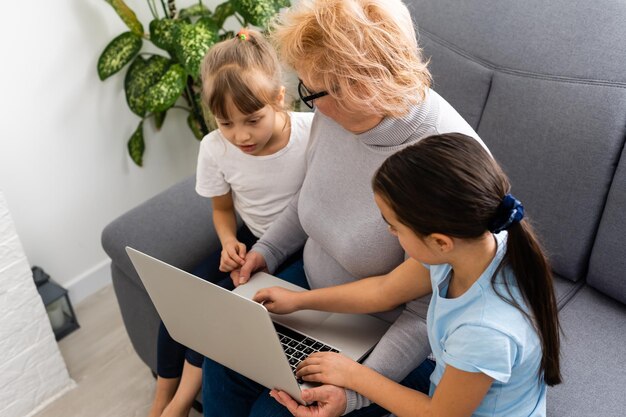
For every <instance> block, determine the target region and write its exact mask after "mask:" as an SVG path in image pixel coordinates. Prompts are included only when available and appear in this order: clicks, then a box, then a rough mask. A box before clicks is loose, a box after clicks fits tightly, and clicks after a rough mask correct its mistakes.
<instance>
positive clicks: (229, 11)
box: [213, 1, 235, 28]
mask: <svg viewBox="0 0 626 417" xmlns="http://www.w3.org/2000/svg"><path fill="white" fill-rule="evenodd" d="M233 14H235V8H234V7H233V4H232V2H230V1H227V2H224V3H222V4H220V5H218V6H217V7H216V8H215V11H214V12H213V20H214V21H215V24H216V25H217V27H220V28H221V27H222V26H223V25H224V22H225V21H226V19H228V18H229V17H230V16H232V15H233Z"/></svg>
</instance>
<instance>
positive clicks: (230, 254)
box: [220, 239, 246, 272]
mask: <svg viewBox="0 0 626 417" xmlns="http://www.w3.org/2000/svg"><path fill="white" fill-rule="evenodd" d="M245 257H246V245H244V244H243V243H241V242H239V241H238V240H237V239H233V240H229V241H228V242H224V243H222V256H221V258H220V271H222V272H230V271H232V270H234V269H237V268H241V266H242V265H243V264H244V262H245Z"/></svg>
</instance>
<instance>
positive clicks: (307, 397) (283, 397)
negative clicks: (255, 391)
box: [270, 385, 347, 417]
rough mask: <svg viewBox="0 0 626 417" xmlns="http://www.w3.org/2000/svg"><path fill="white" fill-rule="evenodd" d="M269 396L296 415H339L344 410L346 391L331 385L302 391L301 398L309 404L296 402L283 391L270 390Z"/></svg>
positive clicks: (313, 416) (309, 416) (314, 416)
mask: <svg viewBox="0 0 626 417" xmlns="http://www.w3.org/2000/svg"><path fill="white" fill-rule="evenodd" d="M270 396H271V397H272V398H274V399H275V400H276V401H278V402H279V403H281V404H282V405H283V406H285V407H286V408H287V409H288V410H289V412H290V413H291V414H293V415H294V416H296V417H339V416H340V415H342V414H343V412H344V411H345V410H346V401H347V400H346V391H345V390H344V389H343V388H339V387H335V386H332V385H322V386H321V387H315V388H311V389H305V390H304V391H302V399H303V400H304V401H306V402H308V403H311V405H309V406H304V405H300V404H298V403H297V402H296V401H295V400H294V399H293V398H291V397H290V396H289V394H287V393H286V392H283V391H276V390H272V391H270Z"/></svg>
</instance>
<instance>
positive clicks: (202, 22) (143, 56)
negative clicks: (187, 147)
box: [98, 0, 289, 166]
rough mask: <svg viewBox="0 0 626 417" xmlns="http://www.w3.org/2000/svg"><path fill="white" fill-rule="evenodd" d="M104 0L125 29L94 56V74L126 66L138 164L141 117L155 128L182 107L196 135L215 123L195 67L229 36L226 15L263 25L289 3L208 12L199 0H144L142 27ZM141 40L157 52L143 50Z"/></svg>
mask: <svg viewBox="0 0 626 417" xmlns="http://www.w3.org/2000/svg"><path fill="white" fill-rule="evenodd" d="M105 1H106V2H107V3H109V4H110V5H111V6H112V7H113V9H114V10H115V12H117V14H118V15H119V17H120V18H121V19H122V21H123V22H124V23H125V24H126V26H127V27H128V29H129V30H128V31H126V32H124V33H121V34H120V35H118V36H116V37H115V38H114V39H113V40H112V41H111V42H109V44H108V45H107V46H106V47H105V48H104V51H103V52H102V54H101V55H100V58H99V59H98V76H99V77H100V79H101V80H102V81H104V80H106V79H107V78H108V77H110V76H112V75H113V74H116V73H118V72H120V71H121V70H122V69H124V68H126V67H128V68H127V70H126V73H125V78H124V91H125V93H126V102H127V103H128V107H129V108H130V110H131V111H132V112H133V113H135V114H136V115H137V116H139V117H140V120H139V124H138V126H137V128H136V129H135V131H134V133H133V134H132V135H131V137H130V139H129V140H128V144H127V147H128V153H129V155H130V157H131V158H132V160H133V161H134V162H135V164H137V165H139V166H141V165H142V163H143V153H144V150H145V143H144V134H143V124H144V121H145V120H146V119H149V118H152V119H153V120H154V122H155V125H156V127H157V129H160V128H161V126H162V125H163V121H164V120H165V116H166V115H167V113H168V111H169V110H170V109H181V110H183V111H185V112H187V113H188V115H187V124H188V126H189V128H190V129H191V131H192V132H193V134H194V136H195V137H196V138H197V139H201V138H202V137H204V135H206V134H207V133H208V132H209V131H211V130H213V129H214V128H215V126H213V125H211V124H212V119H211V118H205V117H204V112H203V106H202V105H201V101H200V91H201V85H200V74H199V72H200V64H201V62H202V59H203V57H204V55H205V54H206V52H207V51H208V49H209V48H210V47H211V46H213V44H215V43H216V42H218V41H220V40H221V39H225V38H227V37H232V36H233V33H232V32H231V31H227V30H226V29H224V22H225V21H226V19H228V18H229V17H231V16H232V17H234V18H235V19H237V20H238V21H239V23H240V24H241V26H244V27H245V26H249V25H253V26H257V27H259V28H261V29H266V28H267V25H268V24H269V21H270V19H271V18H272V17H273V16H274V15H275V14H276V13H277V12H278V11H279V9H280V8H281V7H286V6H289V0H227V1H225V2H223V3H221V4H219V5H218V6H217V7H215V9H214V10H212V11H211V10H209V8H208V7H206V6H205V5H204V4H203V2H202V0H199V1H198V3H197V4H195V5H193V6H190V7H187V8H184V9H178V8H177V7H176V1H175V0H158V2H157V0H146V4H147V5H148V7H149V9H150V12H151V14H152V17H153V19H152V21H151V22H150V23H149V25H148V31H146V30H145V28H144V25H143V24H142V23H141V22H140V21H139V19H138V18H137V15H136V14H135V12H134V11H133V10H131V8H130V7H128V5H126V3H125V2H124V0H105ZM144 41H148V42H150V43H152V44H153V45H154V46H156V47H157V48H158V49H159V50H160V51H159V52H161V51H162V52H161V53H151V52H142V48H143V46H144ZM207 122H208V123H209V125H207Z"/></svg>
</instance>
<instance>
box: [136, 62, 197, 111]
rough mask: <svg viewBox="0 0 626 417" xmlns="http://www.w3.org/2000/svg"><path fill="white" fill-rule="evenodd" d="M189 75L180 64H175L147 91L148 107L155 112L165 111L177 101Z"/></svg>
mask: <svg viewBox="0 0 626 417" xmlns="http://www.w3.org/2000/svg"><path fill="white" fill-rule="evenodd" d="M186 79H187V76H186V74H185V70H184V69H183V67H182V66H180V65H179V64H174V65H172V66H171V67H169V69H168V70H167V72H166V73H165V75H163V77H161V79H160V80H159V82H157V83H156V84H155V85H153V86H152V87H150V88H148V91H147V92H146V109H147V110H149V111H151V112H153V113H158V112H163V111H165V110H167V109H169V108H170V107H172V106H173V105H174V103H176V100H178V98H179V97H180V95H181V94H182V92H183V91H184V90H185V86H186V83H185V81H186Z"/></svg>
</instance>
